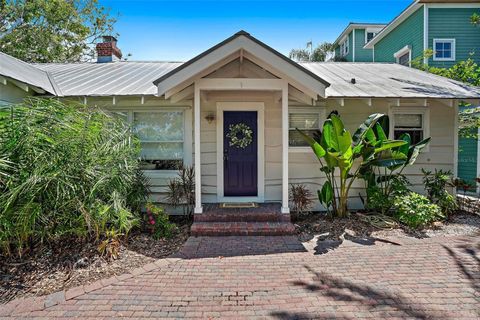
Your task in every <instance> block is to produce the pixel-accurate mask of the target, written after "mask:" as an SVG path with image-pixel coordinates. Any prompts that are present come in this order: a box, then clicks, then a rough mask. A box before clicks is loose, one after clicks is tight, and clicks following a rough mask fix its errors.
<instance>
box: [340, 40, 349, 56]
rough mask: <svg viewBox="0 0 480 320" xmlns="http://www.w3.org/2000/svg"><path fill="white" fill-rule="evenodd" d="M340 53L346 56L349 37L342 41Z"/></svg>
mask: <svg viewBox="0 0 480 320" xmlns="http://www.w3.org/2000/svg"><path fill="white" fill-rule="evenodd" d="M340 54H341V55H342V56H346V55H347V54H348V38H347V39H345V40H344V41H342V42H341V44H340Z"/></svg>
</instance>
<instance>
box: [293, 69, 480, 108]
mask: <svg viewBox="0 0 480 320" xmlns="http://www.w3.org/2000/svg"><path fill="white" fill-rule="evenodd" d="M301 64H302V65H303V66H304V67H305V68H307V69H308V70H310V71H312V72H314V73H316V74H318V75H320V76H321V77H322V78H323V79H325V80H327V81H328V82H330V84H331V85H330V87H328V88H327V89H326V92H325V93H326V95H327V97H341V98H354V97H359V98H362V97H364V98H375V97H381V98H450V99H462V98H463V99H468V98H471V99H478V98H480V87H473V86H469V85H466V84H465V83H462V82H458V81H454V80H451V79H448V78H444V77H440V76H437V75H434V74H431V73H427V72H424V71H420V70H417V69H414V68H409V67H405V66H402V65H399V64H394V63H361V62H351V63H348V62H311V63H301ZM352 78H355V84H353V83H352Z"/></svg>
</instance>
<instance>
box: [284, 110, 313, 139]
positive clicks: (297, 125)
mask: <svg viewBox="0 0 480 320" xmlns="http://www.w3.org/2000/svg"><path fill="white" fill-rule="evenodd" d="M320 126H321V112H319V111H318V109H317V110H308V109H307V108H305V109H299V110H292V111H291V112H290V113H289V115H288V127H289V134H288V143H289V146H290V147H308V146H309V144H308V143H307V142H306V141H305V139H303V137H302V135H301V134H300V133H299V132H298V131H297V130H296V129H300V130H302V131H303V132H304V133H306V134H307V135H309V136H310V137H312V138H313V137H314V136H315V134H316V133H318V132H319V131H320Z"/></svg>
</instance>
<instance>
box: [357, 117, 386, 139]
mask: <svg viewBox="0 0 480 320" xmlns="http://www.w3.org/2000/svg"><path fill="white" fill-rule="evenodd" d="M382 117H385V115H384V114H382V113H374V114H371V115H370V116H369V117H368V118H367V120H365V121H364V122H363V123H362V124H361V125H360V127H358V129H357V130H356V131H355V133H354V134H353V138H352V140H353V144H354V145H357V144H359V143H360V142H361V141H362V140H363V137H364V136H365V133H366V132H367V131H368V129H371V128H372V127H373V126H374V125H375V123H377V121H378V120H380V119H381V118H382Z"/></svg>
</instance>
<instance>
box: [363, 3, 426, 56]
mask: <svg viewBox="0 0 480 320" xmlns="http://www.w3.org/2000/svg"><path fill="white" fill-rule="evenodd" d="M422 5H423V4H419V3H418V0H417V1H415V2H414V3H412V4H411V5H410V6H409V7H408V8H407V9H405V10H404V11H403V12H402V13H401V14H400V15H399V16H397V17H396V18H395V19H393V21H392V22H390V23H389V24H388V25H387V26H386V27H385V28H383V30H382V31H380V32H379V33H378V34H377V35H376V36H375V37H374V38H373V39H372V40H371V41H370V42H368V43H367V44H365V46H363V48H364V49H373V46H374V45H375V44H376V43H377V42H378V41H380V40H381V39H383V38H384V37H385V36H386V35H387V34H388V33H390V31H392V30H393V29H395V28H396V27H397V26H398V25H399V24H401V23H402V22H403V21H405V20H406V19H407V18H408V17H409V16H410V15H411V14H412V13H414V12H415V11H417V9H418V8H420V7H421V6H422Z"/></svg>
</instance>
